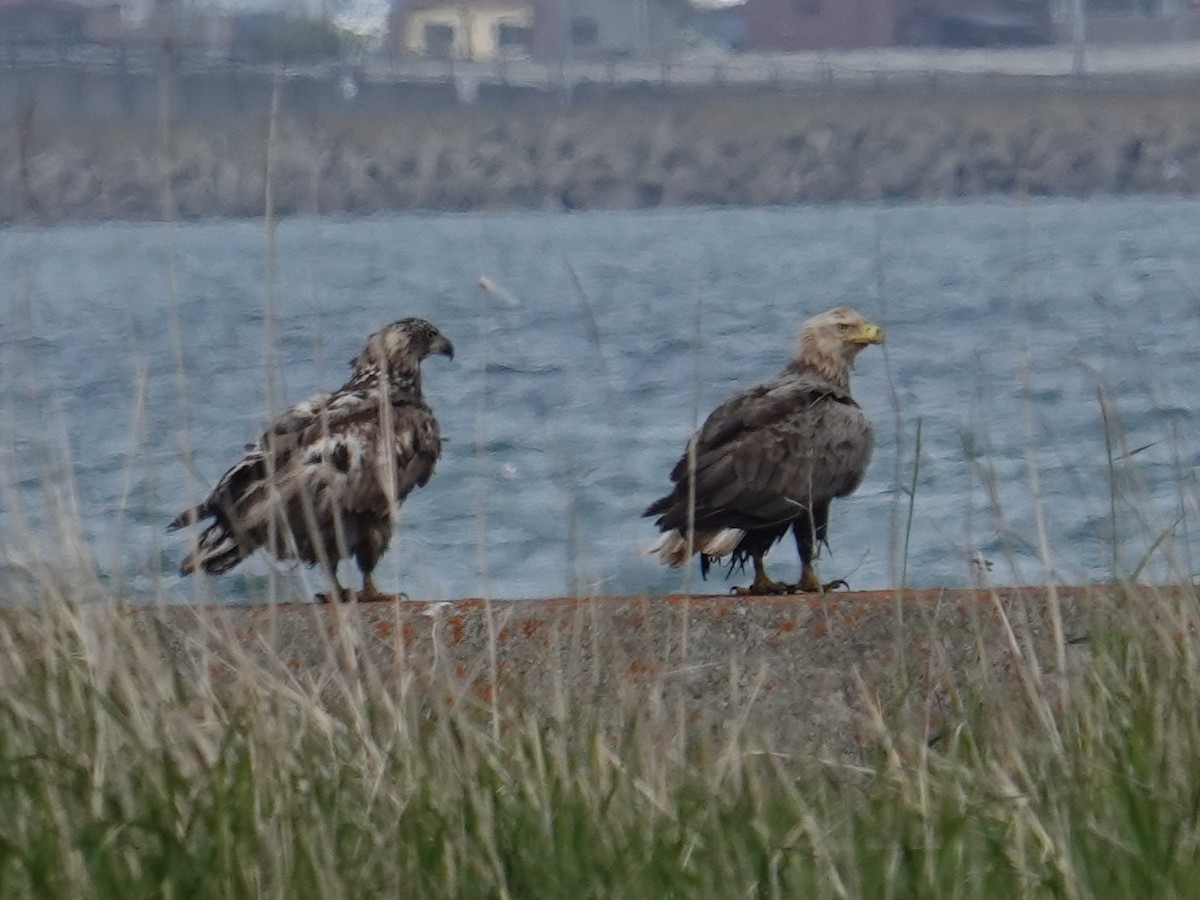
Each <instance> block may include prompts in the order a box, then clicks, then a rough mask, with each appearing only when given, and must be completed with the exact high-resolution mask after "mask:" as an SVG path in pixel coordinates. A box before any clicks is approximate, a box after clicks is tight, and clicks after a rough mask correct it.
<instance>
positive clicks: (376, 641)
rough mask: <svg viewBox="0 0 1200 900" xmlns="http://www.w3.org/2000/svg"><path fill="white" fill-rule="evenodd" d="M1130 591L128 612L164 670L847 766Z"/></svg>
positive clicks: (1078, 636)
mask: <svg viewBox="0 0 1200 900" xmlns="http://www.w3.org/2000/svg"><path fill="white" fill-rule="evenodd" d="M1180 590H1191V589H1190V588H1184V589H1180ZM1152 593H1153V597H1157V598H1161V597H1163V596H1164V594H1163V592H1162V591H1161V590H1159V591H1154V592H1152ZM1143 594H1144V596H1142V595H1139V594H1138V592H1137V591H1134V592H1132V593H1131V592H1129V591H1114V590H1113V589H1111V588H1109V587H1105V586H1095V587H1088V586H1084V587H1059V588H1056V589H1055V591H1054V597H1055V598H1056V600H1057V603H1058V610H1057V612H1058V615H1057V616H1055V615H1052V614H1051V613H1052V605H1051V604H1052V601H1051V598H1050V594H1049V592H1048V591H1047V590H1046V589H1045V588H1040V587H1020V588H1011V587H1010V588H993V589H986V590H985V589H977V590H973V589H965V590H940V589H932V590H920V591H904V592H903V593H899V592H892V591H871V592H857V593H850V592H846V593H832V594H825V595H792V596H785V597H757V598H731V597H730V596H728V595H724V594H722V595H679V594H675V595H670V596H663V597H609V596H605V597H579V598H576V597H557V598H548V599H544V600H512V601H491V602H488V601H485V600H482V599H479V598H470V599H466V600H459V601H446V602H422V601H409V600H398V601H389V602H377V603H366V604H348V605H330V606H321V605H314V604H311V603H285V604H276V605H244V606H243V605H222V606H161V607H155V608H143V609H139V610H134V611H133V612H132V613H131V615H130V620H131V622H132V623H133V625H134V628H135V629H136V630H137V632H138V633H139V634H140V635H142V636H144V638H145V639H146V640H147V641H158V642H160V644H161V645H162V649H163V652H164V653H166V654H167V655H168V656H169V658H170V659H171V660H172V663H173V664H174V665H176V666H178V667H184V668H187V667H194V666H204V667H205V668H207V667H209V666H212V667H213V677H214V678H236V676H237V672H235V671H231V669H230V665H233V666H236V665H237V662H236V661H237V660H238V659H239V658H240V659H254V660H260V659H261V660H262V661H263V662H265V663H266V664H268V665H271V666H272V668H273V670H274V671H282V672H284V673H287V674H288V676H289V677H293V678H295V679H297V680H298V681H300V682H302V683H303V684H304V685H306V686H307V687H308V689H310V690H316V691H326V690H332V689H334V688H335V687H336V685H337V684H338V683H339V679H341V680H342V681H341V683H345V680H346V679H353V678H359V677H363V678H369V679H372V683H378V684H381V685H383V686H384V687H385V689H387V690H391V691H395V692H397V693H403V692H416V693H417V694H419V695H420V703H421V704H423V708H426V709H428V710H437V709H444V708H447V707H457V706H459V705H460V704H463V703H465V702H466V703H474V704H484V705H488V706H491V705H494V706H495V707H496V708H498V709H504V710H508V711H519V712H521V713H522V714H525V713H527V714H531V715H535V716H536V715H562V714H564V711H565V713H566V714H569V713H570V711H571V710H573V709H574V710H578V709H581V708H585V709H588V710H600V711H602V712H603V713H604V714H605V715H611V717H612V719H613V721H614V722H615V721H629V720H630V717H635V718H636V719H637V720H638V721H645V722H651V721H655V722H658V726H656V727H659V728H661V729H666V730H669V728H670V727H672V726H670V723H672V722H673V723H676V725H677V723H679V722H680V721H687V722H689V723H693V724H694V725H695V726H696V727H697V728H701V729H703V728H709V729H711V731H712V733H713V734H718V733H720V732H721V731H722V729H727V728H729V727H734V723H736V727H742V728H757V729H759V733H761V735H762V740H763V741H764V742H765V743H769V744H771V745H773V746H786V747H788V748H789V752H806V753H813V754H819V755H821V756H822V757H823V758H839V757H840V758H848V757H849V758H853V757H857V755H858V754H860V752H861V739H862V736H863V734H865V733H866V732H867V731H868V730H869V729H868V728H867V726H866V724H865V720H864V718H863V711H864V710H866V709H869V708H875V709H878V708H882V709H886V710H888V711H889V715H901V716H903V715H910V716H917V717H922V718H923V721H924V723H925V727H930V728H932V727H936V723H937V722H943V723H944V722H948V721H951V720H952V719H953V718H954V716H955V715H956V712H955V709H954V703H955V701H954V699H953V698H954V697H955V696H957V695H961V693H962V691H963V690H964V688H967V687H969V686H970V685H973V684H980V683H983V682H985V681H987V682H988V683H992V682H995V681H1001V682H1002V681H1005V680H1008V681H1010V682H1014V683H1015V682H1016V681H1017V680H1018V679H1020V678H1023V677H1024V675H1023V674H1022V673H1023V672H1025V671H1027V670H1028V668H1029V666H1030V665H1033V664H1034V663H1033V660H1035V659H1036V661H1037V662H1036V665H1037V666H1038V667H1039V670H1040V671H1041V672H1042V673H1047V672H1048V668H1047V667H1048V666H1050V665H1051V664H1052V662H1053V660H1055V659H1056V658H1057V656H1056V653H1055V652H1054V650H1055V648H1056V647H1057V646H1059V641H1061V642H1062V645H1063V646H1065V647H1066V650H1067V652H1068V662H1069V663H1070V661H1071V660H1077V659H1082V658H1086V655H1087V654H1088V653H1090V652H1091V651H1090V649H1089V645H1088V642H1087V641H1086V640H1085V638H1086V636H1087V634H1088V633H1089V631H1090V630H1091V629H1092V628H1094V627H1095V624H1096V622H1097V621H1098V617H1103V616H1107V615H1108V614H1110V612H1111V611H1112V610H1113V609H1114V608H1115V605H1118V604H1120V603H1122V602H1127V601H1128V602H1151V600H1150V598H1151V592H1148V591H1146V592H1143ZM1168 595H1169V592H1168ZM1058 621H1061V623H1062V633H1061V634H1056V633H1055V627H1056V622H1058ZM1014 636H1015V640H1016V646H1015V648H1014V644H1013V640H1014ZM230 643H232V644H234V645H235V646H236V648H237V649H238V650H240V651H241V655H240V656H239V654H238V653H235V652H229V648H228V645H229V644H230ZM223 647H224V652H223V650H222V648H223ZM214 659H217V660H221V662H219V663H214ZM431 714H432V713H431ZM666 730H664V732H663V733H666Z"/></svg>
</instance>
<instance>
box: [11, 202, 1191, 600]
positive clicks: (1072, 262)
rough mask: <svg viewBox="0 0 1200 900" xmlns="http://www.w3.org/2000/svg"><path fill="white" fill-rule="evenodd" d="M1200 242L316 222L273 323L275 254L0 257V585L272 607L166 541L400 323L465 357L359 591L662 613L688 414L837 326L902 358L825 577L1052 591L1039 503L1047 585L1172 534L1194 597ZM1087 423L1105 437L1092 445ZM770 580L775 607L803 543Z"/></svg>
mask: <svg viewBox="0 0 1200 900" xmlns="http://www.w3.org/2000/svg"><path fill="white" fill-rule="evenodd" d="M1198 221H1200V203H1196V202H1193V201H1178V200H1143V201H1126V202H1115V201H1087V202H1053V203H1048V202H1042V203H1033V204H1031V205H1029V206H1028V207H1024V208H1023V207H1022V206H1020V205H1019V204H1016V203H1008V202H993V203H971V204H963V205H951V206H905V207H897V208H877V207H832V208H819V209H788V210H767V211H763V210H742V211H684V212H665V213H664V212H656V213H653V214H636V213H594V214H587V215H574V216H566V215H561V214H536V213H523V214H504V215H470V216H455V215H409V216H396V217H388V218H377V219H369V220H357V221H336V220H330V219H315V218H314V219H302V220H292V221H288V222H285V223H283V224H282V225H281V226H280V227H279V229H278V234H277V246H276V251H275V254H274V258H275V260H276V264H275V272H276V273H277V274H276V282H277V286H278V288H277V292H276V294H275V296H274V298H273V299H272V294H271V291H270V290H269V284H270V282H271V278H270V271H271V267H270V266H269V265H268V260H269V259H270V258H271V255H270V254H269V253H268V251H267V234H266V229H265V226H264V225H263V223H261V222H258V223H253V222H250V223H247V222H216V223H206V224H189V225H178V226H175V227H173V228H169V227H167V226H163V225H123V224H115V225H114V224H110V225H89V226H81V227H68V228H56V229H52V230H43V231H8V232H0V266H2V271H3V273H4V277H3V280H2V282H0V296H2V297H3V300H2V306H0V351H2V352H0V366H2V369H0V398H2V399H3V403H4V405H3V411H2V418H0V428H2V429H3V435H2V437H0V448H2V450H0V452H2V453H3V456H2V463H0V473H2V476H3V477H2V480H3V484H4V492H3V495H2V501H3V508H2V510H0V542H2V543H0V552H2V553H3V554H4V555H5V556H6V557H7V559H8V561H9V565H10V570H9V571H10V572H11V571H12V570H13V569H19V568H21V567H22V566H28V565H29V564H30V563H31V562H32V561H34V560H37V559H42V560H54V559H59V558H69V557H70V554H69V553H66V552H65V551H64V550H62V549H61V544H62V542H63V541H65V540H68V538H67V537H64V536H63V534H62V531H63V529H62V525H63V523H64V522H67V523H72V522H73V523H75V525H76V527H77V531H78V535H79V537H80V539H81V541H82V545H83V548H84V549H85V551H86V552H87V553H88V554H90V555H91V556H92V557H93V558H94V561H95V564H96V566H98V567H99V569H100V570H101V571H102V572H103V573H104V574H105V575H106V576H107V577H109V578H111V579H113V580H115V581H118V582H119V584H120V585H121V588H120V589H121V590H123V591H125V592H127V593H133V594H136V595H139V596H150V595H153V594H155V593H156V592H159V591H162V592H164V593H166V594H167V595H168V596H179V597H188V596H192V595H194V594H196V593H197V592H198V591H206V590H215V591H217V592H218V593H219V594H220V595H221V596H224V597H227V598H231V599H236V598H238V597H244V596H263V595H264V585H267V584H269V583H270V582H271V580H272V579H273V576H272V575H271V572H272V567H271V566H269V565H268V564H267V563H266V562H264V561H262V560H256V561H255V562H253V563H252V564H249V565H247V566H245V567H244V570H245V572H244V574H242V575H240V576H229V577H226V578H223V579H219V580H217V581H216V583H215V584H210V585H209V586H208V587H207V588H206V587H205V586H204V585H203V584H202V583H199V582H198V581H197V580H195V579H188V580H186V581H185V580H181V579H178V578H177V576H176V575H175V574H174V572H175V569H176V567H177V565H178V561H179V559H180V558H181V557H182V555H183V553H184V552H185V548H186V540H187V538H186V536H168V535H166V534H165V533H164V530H163V526H164V525H165V524H166V522H167V521H168V520H169V519H170V517H171V516H172V515H173V514H174V513H175V512H177V511H178V510H179V509H181V508H183V507H184V506H185V505H187V504H188V503H190V502H192V501H194V500H195V499H197V497H198V496H199V495H200V493H201V492H202V491H203V490H205V489H206V488H207V487H208V486H209V485H210V484H211V483H212V481H213V480H215V479H216V478H217V477H218V476H219V475H220V474H221V472H222V471H223V470H224V468H225V467H226V466H227V465H228V464H229V463H230V462H232V460H233V459H234V458H235V457H236V455H237V454H238V452H239V449H240V447H241V446H242V444H244V443H245V442H247V441H250V440H253V439H254V438H255V437H256V436H257V434H258V433H259V432H260V430H261V428H262V426H263V424H264V422H265V420H266V417H267V414H268V411H269V410H272V409H273V410H276V411H278V410H280V409H281V408H282V407H283V406H284V404H285V402H286V403H291V402H295V401H296V400H299V399H301V398H302V397H303V396H305V395H306V394H308V393H310V392H312V391H314V390H317V389H324V388H331V387H335V386H336V385H338V384H340V383H341V381H342V380H343V379H344V377H345V376H346V374H347V372H348V368H347V366H346V362H347V360H349V359H350V357H351V356H352V355H353V354H355V353H356V352H357V351H358V349H359V348H360V346H361V344H362V342H363V339H364V338H365V336H366V335H367V334H368V333H369V332H370V331H371V330H373V329H374V328H376V327H378V326H379V325H381V324H383V323H385V322H387V321H390V320H392V319H395V318H398V317H401V316H404V315H421V316H426V317H428V318H429V319H431V320H432V321H434V322H435V323H436V324H437V325H438V326H439V327H440V328H441V329H442V330H443V331H444V332H445V333H446V334H447V335H448V336H450V337H451V338H452V339H453V341H454V343H455V347H456V349H457V351H458V354H457V357H456V358H455V360H454V361H453V362H450V361H447V360H444V359H441V358H436V359H433V360H431V361H430V362H429V363H428V364H427V366H426V391H427V393H428V395H429V397H430V399H431V402H432V403H433V405H434V408H435V410H436V412H437V413H438V415H439V418H440V419H441V421H442V423H443V432H444V434H445V436H446V437H447V439H448V444H447V448H446V454H445V457H444V459H443V461H442V463H441V465H440V467H439V470H438V473H437V475H436V476H435V478H434V479H433V481H432V482H431V484H430V485H429V487H427V488H426V489H424V490H423V491H419V492H418V493H417V494H415V495H414V496H413V497H412V498H411V499H410V500H409V502H408V503H407V504H406V505H405V507H404V518H403V523H402V526H401V530H400V531H399V532H398V537H397V539H396V540H395V541H394V543H393V546H392V550H391V552H390V553H389V554H388V556H387V557H386V558H385V560H384V562H383V564H382V565H381V569H380V582H381V584H384V585H386V586H388V587H397V586H399V587H403V588H404V589H405V590H406V591H407V592H408V593H409V594H410V595H412V596H414V597H457V596H468V595H481V594H487V595H491V596H494V597H524V596H539V595H551V594H561V593H563V592H573V591H575V590H589V591H590V590H602V591H613V592H633V591H639V590H644V589H650V590H665V589H674V588H678V587H680V586H681V585H682V584H683V583H684V578H685V576H684V575H683V574H681V573H679V572H671V571H670V570H664V569H661V568H660V567H658V566H657V565H656V564H654V563H653V562H652V561H651V560H650V559H649V558H647V557H645V556H644V555H643V554H642V552H641V550H642V548H643V547H644V545H645V544H646V543H648V542H649V541H650V540H651V539H652V537H653V529H652V527H651V526H650V524H649V522H647V521H645V520H642V519H640V518H639V513H640V511H641V510H642V509H643V508H644V507H645V506H646V504H647V503H648V502H650V501H651V500H653V499H654V498H655V497H656V496H658V495H659V493H661V492H662V491H663V490H664V489H665V487H666V485H667V481H666V473H667V471H668V470H669V468H670V466H671V465H672V463H673V462H674V460H675V458H676V457H677V456H678V454H679V453H680V452H681V451H682V449H683V446H684V442H685V440H686V437H687V434H688V433H689V431H690V429H691V428H692V426H693V424H694V421H695V416H697V415H699V416H703V415H704V414H705V413H706V412H707V411H708V410H709V409H710V408H711V407H712V406H713V405H714V404H715V403H717V402H719V401H720V400H721V399H722V398H723V397H725V396H726V395H727V394H728V393H730V392H731V391H733V390H734V389H736V388H737V387H739V386H743V385H746V384H749V383H752V382H753V381H755V380H758V379H759V378H762V377H765V376H767V375H769V374H770V373H772V372H773V371H775V370H776V369H778V368H779V367H780V366H781V365H782V364H783V362H784V360H785V358H786V356H787V355H788V353H789V352H790V349H791V345H792V340H793V335H794V332H795V330H796V328H797V326H798V325H799V324H800V322H801V321H802V320H803V319H804V318H805V317H806V316H807V315H809V314H810V313H813V312H816V311H819V310H821V309H823V308H826V307H829V306H832V305H835V304H850V305H853V306H855V307H857V308H859V309H860V310H861V311H863V312H864V313H866V314H868V315H869V316H871V317H873V318H875V319H876V320H878V321H881V322H883V323H884V324H885V325H886V326H887V328H888V338H889V342H888V346H887V355H886V357H885V355H884V354H883V353H880V352H878V349H877V348H869V349H868V350H867V351H866V352H865V353H864V354H863V356H862V357H861V359H860V363H859V367H858V372H857V374H856V380H855V383H854V388H855V392H856V394H857V396H858V397H859V399H860V401H861V403H862V405H863V406H864V407H865V408H866V409H867V410H868V411H869V413H870V414H871V416H872V417H873V419H874V420H875V422H876V425H877V431H878V444H877V449H876V452H875V458H874V461H873V463H872V466H871V469H870V471H869V473H868V476H867V479H866V481H865V483H864V485H863V486H862V488H861V489H860V490H859V492H858V494H856V495H855V496H854V497H852V498H850V499H848V500H844V501H842V502H840V503H838V504H835V506H834V514H833V521H832V541H833V555H832V556H831V557H830V556H827V557H826V559H825V560H824V563H823V574H824V575H826V576H827V577H834V576H845V577H847V578H848V579H849V580H850V582H851V584H852V585H853V586H854V587H859V588H878V587H887V586H891V585H893V584H895V583H897V582H898V581H899V579H900V577H901V574H902V571H903V566H904V560H903V559H902V556H903V554H902V549H903V546H904V544H905V542H907V547H908V553H907V569H906V572H907V574H906V577H907V581H908V583H909V584H914V585H923V586H933V585H958V584H963V583H968V582H969V581H970V580H971V579H972V577H973V576H972V569H971V566H970V564H969V562H968V560H969V559H970V557H971V556H972V555H973V554H975V553H981V554H983V555H984V556H986V557H988V558H989V559H991V560H992V561H993V562H994V563H995V568H994V569H993V570H992V573H991V577H993V578H995V579H997V580H1000V581H1018V580H1019V581H1028V580H1037V579H1042V578H1044V577H1045V569H1044V566H1043V564H1042V562H1041V560H1040V558H1039V550H1038V546H1039V543H1040V538H1039V533H1038V528H1037V511H1038V509H1039V504H1036V503H1035V502H1034V500H1033V498H1034V496H1035V492H1034V491H1033V490H1032V489H1031V479H1032V478H1033V477H1035V476H1036V478H1037V479H1038V489H1037V491H1036V495H1037V496H1038V497H1040V499H1041V504H1040V510H1041V513H1042V515H1043V517H1044V526H1045V541H1046V545H1047V546H1048V547H1049V548H1050V554H1051V566H1052V576H1053V577H1056V578H1058V579H1061V580H1063V581H1080V580H1083V579H1087V578H1098V577H1105V576H1107V575H1108V574H1109V573H1110V572H1111V571H1112V568H1113V549H1112V540H1111V536H1112V532H1113V529H1114V524H1115V527H1116V530H1117V532H1118V534H1119V535H1120V538H1121V540H1120V544H1121V550H1120V554H1119V556H1118V559H1117V565H1118V566H1119V567H1121V568H1122V569H1123V570H1124V571H1126V572H1128V571H1130V570H1132V569H1134V568H1135V567H1136V566H1137V565H1138V563H1139V560H1140V558H1141V554H1142V551H1143V550H1144V548H1146V547H1148V546H1150V545H1151V544H1152V543H1153V542H1154V541H1155V540H1156V539H1157V538H1158V537H1159V536H1160V535H1164V534H1166V535H1169V536H1168V537H1167V538H1165V539H1164V540H1162V541H1160V542H1159V543H1158V544H1157V547H1158V549H1159V551H1164V550H1171V551H1173V553H1174V555H1175V558H1176V560H1177V566H1178V572H1179V573H1184V574H1186V573H1190V572H1191V571H1192V567H1191V563H1190V560H1189V557H1188V553H1187V551H1188V550H1189V541H1190V537H1189V535H1190V534H1191V533H1192V532H1193V531H1194V530H1195V521H1194V499H1195V494H1194V489H1193V480H1192V479H1193V475H1192V473H1193V470H1194V467H1195V463H1196V457H1195V445H1196V441H1195V439H1194V437H1193V422H1194V419H1195V414H1196V411H1197V407H1198V404H1200V399H1198V398H1200V365H1198V363H1200V340H1198V337H1200V327H1198V321H1197V314H1198V311H1200V299H1198V298H1197V294H1196V292H1197V291H1200V252H1198V249H1200V241H1197V236H1198V234H1200V228H1198V226H1197V222H1198ZM571 270H573V271H574V273H576V274H577V276H578V281H579V285H580V286H581V288H582V294H583V296H581V293H580V291H579V290H578V289H577V288H576V287H575V284H574V281H573V277H572V275H571ZM480 276H486V277H487V278H489V279H491V280H492V281H493V282H494V283H495V284H497V285H500V286H502V288H503V290H502V291H501V292H499V293H496V292H493V293H492V294H486V293H484V292H483V291H481V290H480V289H479V288H478V286H477V282H478V280H479V278H480ZM584 298H586V299H584ZM1102 395H1103V396H1104V397H1106V398H1107V400H1108V401H1109V402H1110V404H1111V410H1110V412H1111V414H1112V415H1115V416H1119V418H1120V422H1121V425H1122V427H1123V430H1124V434H1123V437H1119V438H1118V439H1115V440H1113V441H1109V442H1107V443H1106V438H1105V428H1104V424H1103V421H1104V417H1103V415H1102V412H1101V403H1100V399H1099V398H1100V397H1101V396H1102ZM1110 418H1111V416H1110ZM918 431H919V436H920V454H919V465H917V464H916V460H917V458H918V457H917V454H916V448H917V437H918ZM1143 448H1144V449H1143ZM1130 451H1138V452H1134V453H1133V455H1132V456H1130V457H1129V458H1128V459H1127V460H1124V461H1122V460H1118V461H1117V463H1116V473H1117V477H1116V479H1115V480H1114V478H1113V477H1112V472H1113V469H1112V467H1111V466H1110V460H1111V459H1112V458H1114V457H1116V456H1118V455H1119V454H1121V453H1128V452H1130ZM68 476H69V477H68ZM914 479H915V492H913V491H911V490H910V487H911V486H912V484H913V483H914ZM1114 486H1115V487H1116V489H1117V490H1116V494H1115V495H1114V491H1113V487H1114ZM910 500H911V507H910ZM910 508H911V527H909V525H908V519H909V514H910ZM1114 509H1115V511H1116V520H1115V523H1114V518H1113V515H1112V512H1113V510H1114ZM771 558H772V559H773V560H774V561H775V571H776V573H777V575H778V576H780V577H788V578H793V577H795V574H796V569H795V567H796V561H795V552H794V549H793V547H792V546H791V545H790V543H789V544H786V545H782V546H780V547H779V548H777V549H776V550H775V551H774V553H773V555H772V557H771ZM278 571H279V572H280V573H281V574H282V575H283V577H294V576H295V573H294V571H293V570H291V569H288V568H285V567H280V568H279V569H278ZM346 574H347V575H348V576H349V575H350V570H349V569H347V570H346ZM1146 574H1147V575H1150V574H1155V575H1156V576H1157V577H1163V576H1165V575H1166V574H1168V570H1167V568H1166V564H1165V563H1164V562H1157V563H1154V564H1153V565H1152V566H1151V568H1150V569H1148V570H1147V572H1146ZM691 577H692V578H693V579H694V578H695V575H694V574H693V575H692V576H691ZM743 578H744V576H743ZM725 586H726V584H725V582H724V581H722V580H719V579H718V580H717V581H716V582H715V584H713V587H714V588H715V589H724V587H725Z"/></svg>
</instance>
